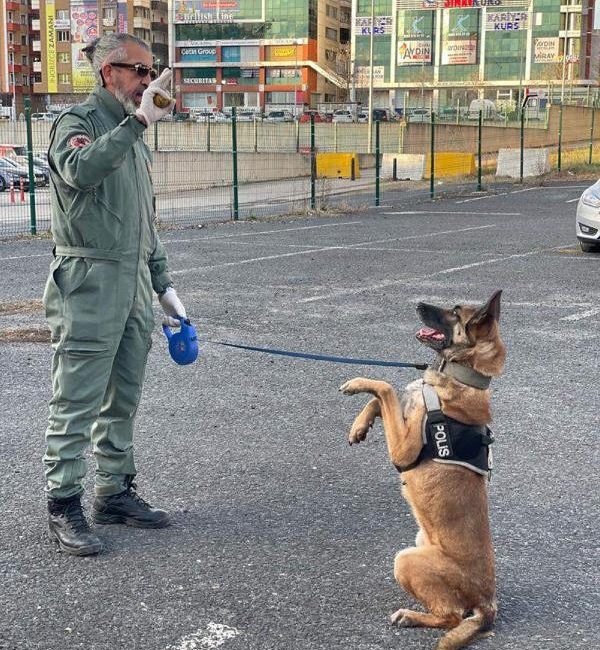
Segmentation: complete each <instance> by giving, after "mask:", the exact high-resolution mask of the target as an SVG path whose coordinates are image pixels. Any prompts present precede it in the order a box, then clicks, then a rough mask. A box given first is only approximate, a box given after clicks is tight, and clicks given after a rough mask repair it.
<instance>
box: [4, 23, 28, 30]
mask: <svg viewBox="0 0 600 650" xmlns="http://www.w3.org/2000/svg"><path fill="white" fill-rule="evenodd" d="M23 27H25V25H23ZM20 29H21V24H20V23H8V22H7V23H6V31H7V32H18V31H19V30H20Z"/></svg>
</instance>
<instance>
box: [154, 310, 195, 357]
mask: <svg viewBox="0 0 600 650" xmlns="http://www.w3.org/2000/svg"><path fill="white" fill-rule="evenodd" d="M176 318H177V319H178V320H179V322H180V323H181V329H180V330H179V332H175V333H173V332H172V331H171V328H170V327H169V326H168V325H163V326H162V328H163V332H164V333H165V336H166V337H167V341H168V342H169V354H170V355H171V358H172V359H173V361H174V362H175V363H178V364H179V365H180V366H187V365H188V364H190V363H194V361H196V359H197V358H198V336H197V334H196V329H195V328H194V326H193V325H192V324H191V323H190V321H189V319H188V318H181V317H180V316H177V317H176Z"/></svg>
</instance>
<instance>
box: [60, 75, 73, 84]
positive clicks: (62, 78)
mask: <svg viewBox="0 0 600 650" xmlns="http://www.w3.org/2000/svg"><path fill="white" fill-rule="evenodd" d="M58 83H59V84H62V85H68V84H70V83H71V75H70V74H67V73H66V72H59V73H58Z"/></svg>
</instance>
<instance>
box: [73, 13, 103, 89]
mask: <svg viewBox="0 0 600 650" xmlns="http://www.w3.org/2000/svg"><path fill="white" fill-rule="evenodd" d="M97 8H98V5H97V3H96V2H95V0H73V1H72V2H71V71H72V81H73V92H74V93H89V92H90V91H91V90H92V89H93V88H94V86H95V85H96V82H95V79H94V73H93V72H92V69H91V67H90V64H89V63H88V60H87V59H86V57H85V54H84V53H83V51H82V50H83V48H84V47H85V46H86V44H87V43H89V42H90V41H92V40H93V39H95V38H96V37H97V36H98V11H97Z"/></svg>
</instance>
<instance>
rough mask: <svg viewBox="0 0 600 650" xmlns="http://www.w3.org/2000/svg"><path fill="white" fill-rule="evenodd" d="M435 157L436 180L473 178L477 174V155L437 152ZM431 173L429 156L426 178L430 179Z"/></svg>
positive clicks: (426, 163) (429, 158)
mask: <svg viewBox="0 0 600 650" xmlns="http://www.w3.org/2000/svg"><path fill="white" fill-rule="evenodd" d="M434 155H435V158H434V163H435V169H434V176H435V178H445V177H448V176H473V175H474V174H475V169H476V167H475V154H472V153H462V152H460V151H437V152H436V153H435V154H434ZM430 172H431V157H430V156H429V155H428V156H427V160H426V162H425V178H429V175H430Z"/></svg>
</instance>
